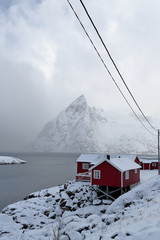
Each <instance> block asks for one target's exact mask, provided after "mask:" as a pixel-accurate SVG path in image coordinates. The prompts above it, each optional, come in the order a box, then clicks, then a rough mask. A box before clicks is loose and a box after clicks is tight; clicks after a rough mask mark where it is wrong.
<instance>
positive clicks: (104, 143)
mask: <svg viewBox="0 0 160 240" xmlns="http://www.w3.org/2000/svg"><path fill="white" fill-rule="evenodd" d="M157 122H158V120H157ZM157 122H156V125H157ZM156 141H157V139H156V137H153V136H152V135H150V134H149V133H148V132H147V131H146V130H145V129H144V128H143V127H142V125H141V124H140V123H139V122H137V120H136V119H134V117H133V116H132V115H129V116H124V115H122V116H120V115H116V114H113V113H112V114H111V113H107V112H105V111H104V110H102V109H96V108H94V107H90V106H88V104H87V102H86V99H85V97H84V96H83V95H82V96H80V97H79V98H77V99H76V100H75V101H74V102H73V103H72V104H71V105H70V106H69V107H67V108H66V109H65V110H64V111H62V112H61V113H59V114H58V116H57V118H55V119H53V120H51V121H50V122H48V123H47V124H46V125H45V126H44V128H43V129H42V131H41V132H40V134H39V135H38V137H37V139H36V140H35V141H34V142H33V143H32V144H31V145H30V146H29V150H31V151H53V152H109V153H113V152H114V153H115V152H117V153H155V152H156V145H157V143H156Z"/></svg>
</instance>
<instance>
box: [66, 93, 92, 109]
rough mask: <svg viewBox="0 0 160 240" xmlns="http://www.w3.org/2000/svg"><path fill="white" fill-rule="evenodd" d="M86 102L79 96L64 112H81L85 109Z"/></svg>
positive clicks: (82, 96) (83, 97)
mask: <svg viewBox="0 0 160 240" xmlns="http://www.w3.org/2000/svg"><path fill="white" fill-rule="evenodd" d="M87 106H88V105H87V101H86V98H85V96H84V95H81V96H79V97H78V98H76V100H74V101H73V102H72V103H71V104H70V105H69V106H68V107H67V109H66V112H69V111H74V112H78V111H79V112H82V111H85V110H86V109H87Z"/></svg>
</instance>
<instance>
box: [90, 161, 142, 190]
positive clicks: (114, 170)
mask: <svg viewBox="0 0 160 240" xmlns="http://www.w3.org/2000/svg"><path fill="white" fill-rule="evenodd" d="M140 168H141V167H140V166H139V165H138V164H136V163H135V162H133V161H132V160H130V159H128V160H127V161H126V159H121V158H111V159H110V160H109V159H106V160H102V161H101V162H99V163H97V164H96V165H94V166H93V167H92V168H91V169H90V171H91V184H92V185H99V186H109V187H118V188H124V187H128V186H131V185H133V184H136V183H138V182H140Z"/></svg>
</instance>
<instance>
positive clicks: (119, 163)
mask: <svg viewBox="0 0 160 240" xmlns="http://www.w3.org/2000/svg"><path fill="white" fill-rule="evenodd" d="M108 162H109V161H108ZM110 162H111V164H112V165H113V166H114V167H116V168H117V169H119V170H120V171H121V172H125V171H127V170H132V169H138V168H141V166H140V165H139V164H137V163H135V162H133V160H131V159H130V158H111V160H110Z"/></svg>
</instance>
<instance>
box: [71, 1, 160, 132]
mask: <svg viewBox="0 0 160 240" xmlns="http://www.w3.org/2000/svg"><path fill="white" fill-rule="evenodd" d="M67 2H68V4H69V6H70V7H71V9H72V11H73V13H74V14H75V16H76V18H77V19H78V21H79V23H80V25H81V27H82V28H83V30H84V32H85V34H86V36H87V37H88V39H89V41H90V42H91V44H92V46H93V48H94V50H95V51H96V53H97V55H98V57H99V58H100V60H101V62H102V64H103V65H104V67H105V69H106V70H107V72H108V74H109V75H110V77H111V78H112V80H113V82H114V84H115V85H116V87H117V88H118V90H119V92H120V93H121V95H122V96H123V98H124V100H125V101H126V103H127V104H128V106H129V107H130V109H131V110H132V112H133V113H134V115H135V116H136V118H137V119H138V121H139V122H140V123H141V124H142V125H143V127H144V128H145V129H146V130H147V131H148V132H149V133H150V134H152V135H154V134H153V133H152V132H151V131H150V130H149V129H148V128H147V127H146V126H145V125H144V123H143V122H142V121H141V119H140V118H139V116H138V115H137V114H136V112H135V111H134V109H133V108H132V106H131V105H130V103H129V102H128V100H127V98H126V97H125V95H124V94H123V92H122V90H121V89H120V87H119V86H118V84H117V82H116V81H115V79H114V77H113V76H112V74H111V72H110V71H109V69H108V67H107V65H106V64H105V62H104V60H103V58H102V57H101V55H100V53H99V51H98V50H97V48H96V46H95V44H94V43H93V41H92V39H91V37H90V36H89V34H88V32H87V30H86V29H85V27H84V25H83V23H82V22H81V20H80V18H79V17H78V15H77V13H76V11H75V10H74V8H73V6H72V4H71V3H70V1H69V0H67ZM154 136H155V135H154Z"/></svg>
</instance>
